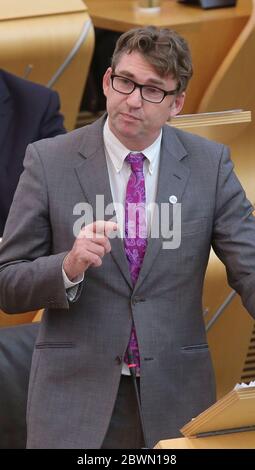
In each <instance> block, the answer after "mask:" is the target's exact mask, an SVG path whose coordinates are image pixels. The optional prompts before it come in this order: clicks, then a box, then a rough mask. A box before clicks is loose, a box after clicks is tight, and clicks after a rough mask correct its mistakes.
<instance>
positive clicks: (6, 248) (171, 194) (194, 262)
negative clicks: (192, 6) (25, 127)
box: [0, 27, 255, 449]
mask: <svg viewBox="0 0 255 470" xmlns="http://www.w3.org/2000/svg"><path fill="white" fill-rule="evenodd" d="M191 75H192V65H191V58H190V52H189V49H188V46H187V44H186V42H185V41H184V40H183V39H182V38H181V37H179V36H178V35H177V34H176V33H174V32H172V31H171V30H168V29H161V30H158V29H157V28H154V27H147V28H144V29H136V30H131V31H129V32H127V33H124V34H123V35H122V36H121V37H120V39H119V40H118V42H117V45H116V49H115V52H114V55H113V59H112V66H111V67H109V68H108V69H107V71H106V73H105V75H104V79H103V89H104V93H105V96H106V99H107V116H104V117H102V118H101V119H99V120H98V121H97V122H95V123H94V124H92V125H90V126H87V127H85V128H82V129H78V130H76V131H73V132H71V133H69V134H67V135H65V136H58V137H55V138H53V139H46V140H42V141H40V142H37V143H34V144H31V145H30V146H29V147H28V149H27V154H26V158H25V162H24V165H25V171H24V173H23V175H22V176H21V179H20V183H19V186H18V189H17V192H16V195H15V198H14V202H13V205H12V208H11V211H10V215H9V218H8V222H7V225H6V230H5V233H4V237H3V243H2V247H1V251H0V304H1V307H2V308H3V309H4V310H5V311H7V312H9V313H15V312H20V311H27V310H36V309H39V308H44V309H45V311H44V315H43V319H42V322H41V326H40V331H39V336H38V338H37V341H36V344H35V349H34V355H33V362H32V369H31V375H30V387H29V396H28V407H27V419H28V442H27V447H28V448H86V449H89V448H139V447H142V446H143V445H144V437H143V433H142V429H141V425H140V420H139V414H138V411H137V403H136V398H135V394H134V390H133V385H132V379H131V378H130V375H129V370H128V367H127V364H126V363H127V362H128V361H127V360H126V354H125V353H126V350H127V348H129V350H132V348H131V346H130V345H131V343H132V341H130V337H131V336H130V335H131V331H132V334H134V336H132V339H134V341H133V344H132V347H133V346H136V347H137V346H138V347H139V361H140V368H139V367H138V365H139V364H138V359H137V357H138V356H136V358H135V361H136V362H135V364H136V366H137V367H136V372H137V382H138V385H139V393H140V399H141V408H142V414H143V421H144V429H145V434H146V445H148V446H150V447H151V446H154V445H155V443H156V442H157V441H159V440H161V439H166V438H171V437H174V436H178V435H179V429H180V427H181V426H182V425H183V424H184V423H185V422H187V421H188V420H190V419H191V418H192V417H194V416H195V415H197V414H198V413H199V412H201V411H202V410H204V409H206V408H207V407H208V406H209V405H211V404H212V403H213V402H214V400H215V383H214V374H213V369H212V363H211V357H210V352H209V350H208V345H207V339H206V333H205V327H204V321H203V314H202V289H203V281H204V274H205V270H206V266H207V263H208V257H209V251H210V248H211V246H213V248H214V250H215V252H216V253H217V255H218V256H219V257H220V259H221V260H222V261H223V262H224V263H225V265H226V268H227V273H228V279H229V283H230V285H231V286H232V287H233V288H234V289H236V290H237V291H238V292H239V293H240V295H241V296H242V300H243V303H244V305H245V306H246V308H247V309H248V310H249V312H250V313H251V314H252V315H253V316H255V289H254V286H255V222H254V217H253V215H252V211H253V207H252V205H251V204H250V203H249V202H248V201H247V199H246V197H245V193H244V190H243V189H242V187H241V185H240V183H239V181H238V179H237V177H236V176H235V174H234V172H233V164H232V162H231V160H230V158H229V152H228V149H227V148H226V147H225V146H224V145H221V144H217V143H215V142H210V141H208V140H205V139H202V138H200V137H197V136H194V135H192V134H189V133H185V132H182V131H180V130H177V129H174V128H171V127H169V126H167V125H165V122H166V121H167V120H168V119H170V118H171V117H172V116H175V115H176V114H177V113H179V112H180V110H181V109H182V106H183V102H184V99H185V89H186V86H187V83H188V80H189V78H190V77H191ZM130 155H131V156H132V158H133V161H132V162H131V163H129V160H128V161H127V156H128V158H129V156H130ZM141 159H142V161H143V168H142V169H141V167H139V168H140V169H139V171H138V170H137V171H138V173H135V170H134V166H135V165H138V164H139V165H140V161H141ZM138 160H139V162H138ZM134 162H135V164H134ZM132 178H133V179H132ZM131 180H132V181H131ZM130 182H131V186H130ZM132 185H133V186H132ZM132 187H133V192H132V191H131V190H130V188H132ZM135 197H136V198H137V199H136V201H137V204H138V205H139V210H140V212H139V211H138V212H139V217H138V224H137V225H138V226H139V227H140V225H141V222H143V223H144V221H145V220H146V223H147V225H146V236H144V233H143V236H142V235H141V234H139V237H138V236H137V232H135V236H134V237H133V240H132V237H131V238H129V235H130V234H129V233H127V228H128V226H127V225H126V222H127V220H128V219H127V213H126V203H127V200H128V198H129V200H130V201H132V203H133V204H136V203H135V202H134V200H135ZM102 200H103V210H102V207H101V206H102ZM113 201H114V203H115V204H114V210H115V211H116V220H117V223H118V225H116V224H115V223H114V221H113V220H114V219H112V215H113V210H112V202H113ZM124 201H125V204H124ZM116 203H118V204H116ZM124 206H125V207H124ZM123 207H124V210H123V211H122V210H121V208H123ZM149 207H152V208H154V209H153V210H152V219H151V217H150V211H149V209H148V208H149ZM175 207H176V208H179V210H178V211H175V210H173V209H174V208H175ZM144 209H145V212H144ZM166 209H167V210H166ZM180 210H181V219H179V218H178V213H179V214H180ZM162 214H163V217H161V216H162ZM144 216H145V218H144ZM123 218H125V223H124V222H123ZM168 218H169V221H168V223H167V224H165V219H168ZM111 219H112V220H111ZM180 220H181V226H180V224H179V225H178V223H179V222H178V221H180ZM84 221H85V223H86V225H85V227H84V226H83V222H84ZM156 222H157V223H158V227H157V228H158V234H157V230H156V229H155V227H156V225H157V223H156ZM123 225H124V229H123ZM161 225H167V227H168V228H169V230H168V232H169V233H167V231H166V230H165V228H166V227H163V228H162V227H161ZM176 227H177V228H178V229H176ZM136 228H137V227H136ZM143 228H144V227H143ZM163 229H164V230H163ZM116 230H117V232H116ZM116 233H117V236H114V234H116ZM176 233H177V236H176ZM121 235H122V236H123V238H122V237H121ZM142 251H143V253H142ZM141 253H142V254H141ZM136 338H137V340H138V343H136V345H135V339H136ZM136 352H137V349H136ZM129 365H130V364H129Z"/></svg>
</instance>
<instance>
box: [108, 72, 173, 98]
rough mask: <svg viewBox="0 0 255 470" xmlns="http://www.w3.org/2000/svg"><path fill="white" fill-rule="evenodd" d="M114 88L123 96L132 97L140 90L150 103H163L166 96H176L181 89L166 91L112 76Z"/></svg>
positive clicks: (118, 76)
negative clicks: (135, 91) (132, 94)
mask: <svg viewBox="0 0 255 470" xmlns="http://www.w3.org/2000/svg"><path fill="white" fill-rule="evenodd" d="M111 81H112V88H113V89H114V90H115V91H118V92H119V93H122V94H123V95H131V93H133V91H134V90H135V89H136V88H139V90H140V93H141V97H142V99H143V100H145V101H149V102H150V103H161V102H162V101H163V99H164V98H165V97H166V96H169V95H175V94H176V93H177V92H178V91H179V89H178V88H176V89H175V90H170V91H165V90H162V89H161V88H158V87H156V86H152V85H141V84H140V83H137V82H134V80H130V78H126V77H122V76H121V75H115V74H112V75H111Z"/></svg>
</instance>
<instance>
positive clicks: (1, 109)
mask: <svg viewBox="0 0 255 470" xmlns="http://www.w3.org/2000/svg"><path fill="white" fill-rule="evenodd" d="M12 118H13V103H12V99H11V95H10V93H9V90H8V87H7V85H6V83H5V81H4V79H3V76H2V73H1V71H0V149H1V155H2V158H1V163H2V164H3V158H4V157H3V155H4V154H5V152H4V149H5V142H6V136H7V132H8V128H9V126H10V124H11V122H12Z"/></svg>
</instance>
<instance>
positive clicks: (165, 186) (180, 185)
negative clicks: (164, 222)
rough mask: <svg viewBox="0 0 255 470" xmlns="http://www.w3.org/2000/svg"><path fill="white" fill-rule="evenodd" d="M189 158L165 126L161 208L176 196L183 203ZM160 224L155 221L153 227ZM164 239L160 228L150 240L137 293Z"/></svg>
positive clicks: (161, 157)
mask: <svg viewBox="0 0 255 470" xmlns="http://www.w3.org/2000/svg"><path fill="white" fill-rule="evenodd" d="M186 156H187V151H186V149H185V148H184V147H183V145H182V143H181V141H180V140H179V139H178V137H177V135H176V133H175V131H174V130H173V129H172V128H171V127H169V126H165V127H164V128H163V136H162V144H161V154H160V167H159V178H158V189H157V196H156V204H157V206H158V207H159V214H160V205H161V204H162V203H166V204H170V203H169V197H171V196H175V198H176V201H177V202H181V200H182V195H183V192H184V190H185V187H186V184H187V181H188V178H189V174H190V170H189V168H187V166H185V165H184V164H183V161H182V160H183V159H184V157H186ZM155 223H158V222H157V221H156V220H155V217H154V221H153V222H152V225H153V224H155ZM171 224H172V210H171V207H170V210H169V226H170V227H171ZM162 243H163V239H162V236H161V230H160V227H159V237H158V238H151V237H149V239H148V246H147V250H146V253H145V257H144V260H143V265H142V268H141V271H140V273H139V277H138V280H137V282H136V285H135V291H136V290H137V289H138V288H139V287H140V285H141V284H142V282H143V281H144V279H145V278H146V276H147V274H148V273H149V271H150V270H151V268H152V264H153V262H154V260H155V258H156V256H157V255H158V253H159V251H160V250H161V249H162Z"/></svg>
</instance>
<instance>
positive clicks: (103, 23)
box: [84, 0, 252, 113]
mask: <svg viewBox="0 0 255 470" xmlns="http://www.w3.org/2000/svg"><path fill="white" fill-rule="evenodd" d="M84 2H85V4H86V5H87V7H88V12H89V15H90V17H91V18H92V21H93V23H94V26H96V27H98V28H104V29H108V30H113V31H119V32H124V31H127V30H128V29H130V28H134V27H137V26H144V25H149V24H154V25H156V26H162V27H171V28H173V29H175V30H176V31H177V32H178V33H180V34H181V35H183V36H184V37H185V38H186V39H187V40H188V42H189V44H190V47H191V51H192V55H193V62H194V77H193V79H192V81H191V83H190V86H189V90H188V94H187V98H186V104H185V107H184V110H183V113H195V112H196V110H197V107H198V104H199V102H200V99H201V98H202V96H203V94H204V92H205V90H206V88H207V86H208V84H209V82H210V81H211V79H212V77H213V76H214V74H215V72H216V70H217V69H218V67H219V65H220V64H221V62H222V61H223V59H224V57H225V56H226V54H227V52H228V51H229V49H230V48H231V47H232V45H233V43H234V41H235V39H236V38H237V37H238V35H239V34H240V32H241V30H242V29H243V27H244V26H245V24H246V22H247V20H248V18H249V16H250V13H251V10H252V3H251V0H239V1H238V2H237V6H236V7H233V8H219V9H213V10H207V11H206V10H203V9H201V8H200V7H198V6H191V5H182V4H179V3H177V1H176V0H163V3H162V7H161V11H160V13H154V14H148V13H147V14H145V13H141V12H140V11H139V10H138V9H137V2H136V0H121V1H120V0H84Z"/></svg>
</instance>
